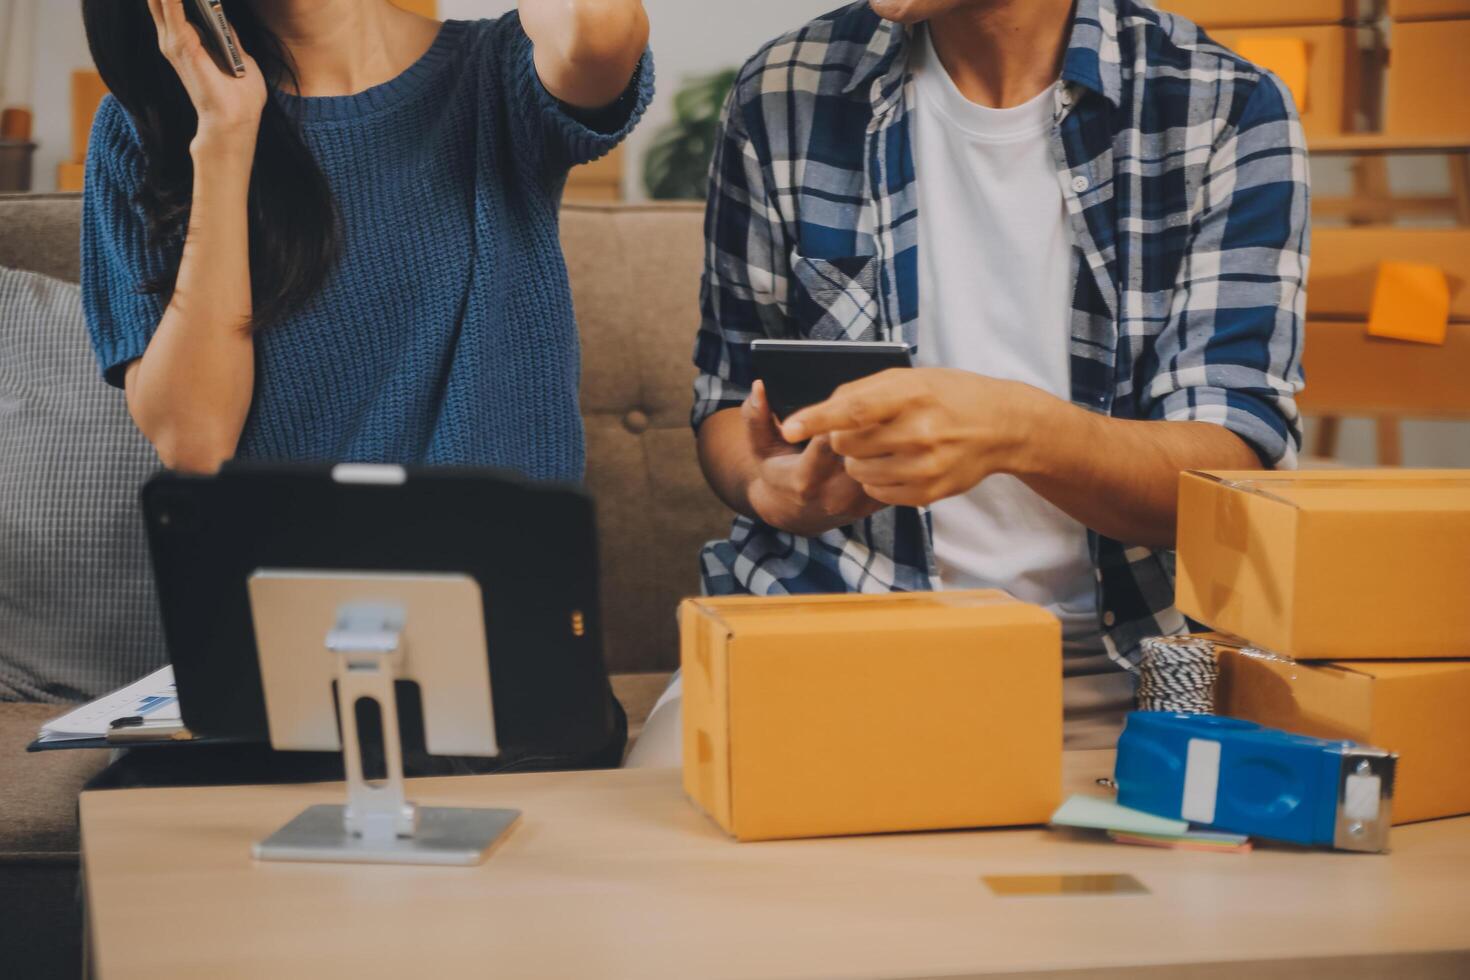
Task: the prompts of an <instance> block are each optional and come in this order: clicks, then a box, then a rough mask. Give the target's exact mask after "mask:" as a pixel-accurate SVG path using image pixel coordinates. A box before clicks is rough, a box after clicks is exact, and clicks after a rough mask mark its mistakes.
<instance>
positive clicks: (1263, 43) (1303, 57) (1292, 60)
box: [1235, 35, 1308, 112]
mask: <svg viewBox="0 0 1470 980" xmlns="http://www.w3.org/2000/svg"><path fill="white" fill-rule="evenodd" d="M1235 53H1236V54H1238V55H1240V56H1241V57H1242V58H1244V59H1245V60H1246V61H1249V62H1252V63H1253V64H1256V65H1258V66H1260V67H1262V68H1264V69H1266V70H1267V71H1269V72H1271V73H1272V74H1273V75H1275V76H1276V77H1277V78H1279V79H1281V82H1282V84H1283V85H1285V86H1286V87H1287V88H1288V89H1290V90H1291V97H1292V98H1293V99H1295V100H1296V108H1297V111H1298V112H1306V111H1307V64H1308V58H1307V42H1306V40H1305V39H1304V38H1300V37H1266V36H1250V35H1247V36H1246V37H1243V38H1241V39H1240V40H1239V41H1237V42H1236V43H1235Z"/></svg>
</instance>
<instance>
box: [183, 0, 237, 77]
mask: <svg viewBox="0 0 1470 980" xmlns="http://www.w3.org/2000/svg"><path fill="white" fill-rule="evenodd" d="M185 10H188V8H187V7H186V8H185ZM189 19H190V20H191V21H192V22H193V23H194V26H195V27H198V28H199V33H200V35H202V36H203V38H204V46H205V47H206V48H208V49H209V53H210V54H212V55H214V60H215V63H216V64H218V65H219V67H220V70H221V71H223V72H224V73H225V74H226V75H234V76H235V77H236V78H239V77H241V76H242V75H244V74H245V59H243V58H241V57H240V45H238V44H237V43H235V30H234V28H232V27H231V26H230V22H229V21H228V20H227V19H225V8H224V5H223V4H222V3H220V0H194V15H193V16H192V17H190V18H189Z"/></svg>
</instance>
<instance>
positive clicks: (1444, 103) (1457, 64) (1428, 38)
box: [1384, 0, 1470, 136]
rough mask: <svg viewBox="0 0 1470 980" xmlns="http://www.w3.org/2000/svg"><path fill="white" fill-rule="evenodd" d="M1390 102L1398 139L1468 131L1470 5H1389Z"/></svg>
mask: <svg viewBox="0 0 1470 980" xmlns="http://www.w3.org/2000/svg"><path fill="white" fill-rule="evenodd" d="M1388 16H1389V17H1390V18H1391V21H1392V23H1391V25H1390V29H1389V43H1390V49H1389V65H1388V83H1387V88H1388V102H1387V110H1386V115H1385V119H1384V129H1385V131H1386V132H1388V133H1390V134H1392V135H1394V136H1445V135H1450V134H1462V133H1465V132H1467V131H1470V101H1467V100H1466V99H1465V98H1463V97H1462V93H1464V92H1465V90H1466V89H1467V88H1470V59H1467V58H1466V56H1465V55H1466V52H1470V0H1389V4H1388Z"/></svg>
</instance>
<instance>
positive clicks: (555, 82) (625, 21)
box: [520, 0, 649, 109]
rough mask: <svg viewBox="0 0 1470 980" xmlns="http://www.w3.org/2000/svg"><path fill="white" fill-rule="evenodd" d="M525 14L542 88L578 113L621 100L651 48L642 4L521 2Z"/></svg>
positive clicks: (635, 0)
mask: <svg viewBox="0 0 1470 980" xmlns="http://www.w3.org/2000/svg"><path fill="white" fill-rule="evenodd" d="M520 13H521V24H522V26H523V27H524V28H525V30H526V35H527V36H528V37H530V39H531V43H532V44H533V45H534V46H535V49H536V74H537V75H538V76H540V78H541V84H542V85H545V86H546V90H547V91H548V92H550V93H551V94H552V95H554V96H556V98H558V99H560V100H561V101H562V102H565V103H566V104H567V105H571V106H575V107H577V108H579V109H601V108H603V107H604V106H607V105H611V104H612V103H613V102H615V101H617V98H618V96H620V95H622V94H623V92H624V90H626V89H627V87H628V82H629V80H630V79H632V77H633V71H634V69H636V68H637V67H638V61H639V59H641V58H642V57H643V52H644V49H646V48H647V47H648V31H649V27H648V14H647V13H646V12H645V11H644V9H643V0H520Z"/></svg>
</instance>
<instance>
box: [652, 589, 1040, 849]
mask: <svg viewBox="0 0 1470 980" xmlns="http://www.w3.org/2000/svg"><path fill="white" fill-rule="evenodd" d="M679 629H680V635H681V647H682V662H683V672H684V673H683V677H684V789H685V791H686V792H687V793H688V794H689V796H690V798H691V799H693V800H694V802H695V803H696V804H698V805H699V807H700V808H701V809H703V810H704V811H705V812H707V813H708V814H709V815H710V816H711V817H713V818H714V820H715V821H716V822H717V823H718V824H719V825H720V826H721V827H723V828H724V829H725V830H726V831H728V832H729V833H730V834H732V835H734V836H735V837H736V838H737V839H739V840H742V841H749V840H769V839H775V838H789V837H826V836H836V835H841V834H868V833H884V832H889V831H908V830H939V829H949V828H959V827H986V826H1008V825H1014V824H1031V823H1044V822H1045V821H1046V820H1047V819H1048V818H1049V817H1050V816H1051V813H1052V811H1053V810H1055V809H1056V806H1057V804H1058V802H1059V798H1060V793H1061V765H1062V667H1061V625H1060V624H1059V623H1058V622H1057V620H1056V618H1055V617H1053V616H1052V615H1051V614H1050V613H1048V612H1047V611H1046V610H1044V609H1041V608H1039V607H1037V606H1032V605H1027V604H1026V603H1022V602H1019V601H1017V600H1016V599H1013V598H1011V597H1010V596H1008V595H1006V594H1005V593H1003V592H939V593H918V594H910V595H889V596H862V595H838V596H791V597H779V598H758V597H749V596H745V597H733V598H721V599H690V600H688V601H686V602H685V603H684V604H683V605H682V606H681V607H680V610H679Z"/></svg>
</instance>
